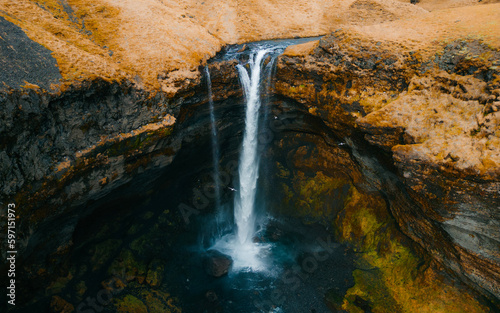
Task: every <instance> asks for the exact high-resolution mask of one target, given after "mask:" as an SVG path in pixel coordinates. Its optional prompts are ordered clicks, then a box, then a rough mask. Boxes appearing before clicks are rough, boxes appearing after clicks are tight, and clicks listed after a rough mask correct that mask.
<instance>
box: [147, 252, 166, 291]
mask: <svg viewBox="0 0 500 313" xmlns="http://www.w3.org/2000/svg"><path fill="white" fill-rule="evenodd" d="M164 271H165V267H164V266H163V264H162V261H161V260H158V259H155V260H153V261H152V262H151V263H150V264H149V269H148V275H147V276H146V282H147V283H148V285H150V286H151V287H159V286H160V285H161V283H162V281H163V273H164Z"/></svg>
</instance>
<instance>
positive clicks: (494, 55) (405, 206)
mask: <svg viewBox="0 0 500 313" xmlns="http://www.w3.org/2000/svg"><path fill="white" fill-rule="evenodd" d="M297 51H299V52H297ZM422 55H423V54H420V52H419V51H412V52H408V51H405V50H404V49H401V48H398V47H396V46H393V47H392V48H391V46H390V43H387V42H379V43H377V42H371V41H370V40H369V39H366V38H362V37H358V36H357V35H356V34H347V33H345V32H343V31H337V32H335V33H333V34H332V35H329V36H326V37H325V38H323V39H322V40H320V41H319V43H317V45H316V47H309V48H308V49H305V48H304V49H300V48H293V49H289V50H288V51H285V54H284V55H283V56H282V57H281V58H280V60H279V63H278V72H277V81H276V92H277V93H278V94H282V95H284V96H286V97H290V98H293V99H295V100H297V101H299V102H301V103H304V104H305V105H306V106H307V107H308V108H309V112H310V113H311V114H314V115H316V116H318V117H320V118H321V119H323V120H324V122H325V124H327V125H328V126H329V127H330V128H331V129H332V130H333V131H334V132H335V133H336V134H337V135H339V136H359V135H361V136H362V137H364V139H365V140H366V141H367V142H368V143H369V144H371V145H372V146H375V147H378V148H380V149H381V150H383V151H385V152H382V154H384V153H385V154H386V155H387V156H386V158H388V159H387V160H388V161H389V163H393V165H395V168H393V169H392V170H393V171H394V173H395V174H396V175H397V178H396V177H395V178H396V179H397V180H400V181H401V183H402V184H403V186H404V188H403V190H402V192H403V194H401V193H399V194H398V191H397V190H396V189H394V190H391V188H386V190H385V193H386V194H387V195H388V197H389V198H392V199H394V200H393V205H392V206H391V210H392V213H393V214H394V216H395V217H396V219H397V221H398V223H399V225H400V227H401V229H402V230H403V231H404V232H405V233H406V234H407V235H409V236H410V237H411V238H412V239H413V240H415V241H416V242H418V243H420V244H421V245H422V246H423V247H424V248H425V249H426V250H427V251H428V252H430V253H431V255H433V256H434V257H435V258H436V259H437V260H439V261H440V262H441V263H442V264H443V265H445V267H447V268H449V269H451V270H452V271H453V272H455V273H456V274H458V275H459V276H460V277H461V278H462V279H463V280H464V281H468V282H469V283H470V284H471V285H473V286H475V287H476V288H478V289H480V290H483V291H486V292H487V294H490V295H491V294H493V295H494V296H496V297H499V296H500V285H499V284H498V282H499V281H500V276H499V273H500V268H499V265H498V264H500V262H499V261H500V251H499V243H500V237H498V234H500V215H499V211H498V208H499V207H500V133H499V131H498V129H499V128H498V127H499V125H500V120H499V119H498V116H497V115H498V110H496V102H497V101H498V100H499V97H500V95H499V94H498V93H499V92H498V91H497V90H498V89H499V77H500V73H499V71H498V67H497V66H495V64H496V62H497V59H498V55H499V51H497V50H494V49H492V48H491V47H488V46H486V45H484V44H481V43H480V42H477V41H467V40H464V41H457V42H454V43H452V44H448V45H446V46H443V48H442V51H441V52H439V53H438V54H437V56H436V57H433V56H430V57H427V58H424V57H422ZM348 143H349V145H350V146H351V148H353V149H354V151H353V153H354V156H355V157H356V158H357V160H358V162H359V164H360V165H361V166H362V169H364V170H363V175H364V176H365V177H366V178H368V180H370V181H371V183H372V184H374V185H375V186H378V187H379V188H384V186H388V182H391V181H393V180H394V179H392V178H390V177H387V176H386V175H381V174H380V171H377V170H376V168H374V165H373V162H371V160H370V158H367V157H363V156H362V155H361V154H359V153H357V152H356V151H357V147H356V145H355V144H354V143H353V142H349V141H348ZM382 190H383V189H382ZM404 194H407V195H408V196H409V199H406V198H405V196H404Z"/></svg>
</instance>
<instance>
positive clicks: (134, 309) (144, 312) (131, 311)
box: [115, 295, 148, 313]
mask: <svg viewBox="0 0 500 313" xmlns="http://www.w3.org/2000/svg"><path fill="white" fill-rule="evenodd" d="M115 307H116V311H117V312H119V313H148V308H147V307H146V305H145V304H144V303H143V302H142V301H141V300H139V299H137V298H136V297H134V296H132V295H126V296H125V297H124V298H123V299H119V300H117V301H115Z"/></svg>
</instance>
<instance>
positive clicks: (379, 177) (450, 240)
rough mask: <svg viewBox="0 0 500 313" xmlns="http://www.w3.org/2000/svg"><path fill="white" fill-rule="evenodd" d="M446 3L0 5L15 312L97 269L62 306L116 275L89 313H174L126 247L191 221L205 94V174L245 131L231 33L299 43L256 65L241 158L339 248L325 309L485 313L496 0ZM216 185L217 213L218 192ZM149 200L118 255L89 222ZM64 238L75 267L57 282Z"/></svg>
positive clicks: (224, 160)
mask: <svg viewBox="0 0 500 313" xmlns="http://www.w3.org/2000/svg"><path fill="white" fill-rule="evenodd" d="M455 4H456V5H451V4H449V3H448V2H444V1H443V2H435V3H433V2H431V1H422V3H421V4H419V5H412V4H410V3H404V2H398V1H388V0H384V1H368V0H366V1H361V0H356V1H326V2H325V1H277V2H276V3H274V2H265V1H257V0H255V1H250V2H246V3H240V2H239V1H230V0H227V1H217V2H215V1H204V2H198V1H190V0H186V1H148V0H144V1H112V0H106V1H104V0H93V1H77V0H67V1H62V0H61V1H59V0H58V1H28V0H20V1H16V2H11V1H1V2H0V37H1V39H2V42H1V50H0V53H1V55H2V60H1V62H2V68H4V69H6V70H3V72H2V74H1V76H0V79H1V80H2V81H3V83H4V84H3V87H2V89H1V90H0V102H1V107H2V110H1V111H0V120H1V124H0V137H1V142H0V147H1V151H0V172H1V173H2V175H1V179H2V182H1V184H0V203H3V204H6V203H15V204H16V207H17V208H18V210H17V211H16V214H17V215H18V217H17V233H18V238H17V246H18V248H17V249H18V251H19V252H18V253H19V258H20V259H19V262H21V263H20V267H19V271H21V268H22V272H20V273H19V276H20V278H19V279H20V280H19V281H21V282H23V283H22V284H21V283H20V285H19V286H18V288H20V290H22V291H23V292H22V294H24V296H21V295H20V296H19V297H20V300H22V301H23V302H24V303H26V305H25V311H22V310H23V308H20V309H19V312H30V310H33V309H32V308H33V307H34V306H37V305H39V303H43V305H46V306H47V307H49V306H50V310H52V312H71V311H75V309H76V310H77V311H78V310H79V309H78V303H83V302H82V301H83V299H85V297H86V296H87V295H89V294H91V291H90V290H91V289H92V288H94V290H95V292H96V293H97V291H98V290H99V288H100V287H99V286H101V285H105V284H104V282H101V281H102V280H105V276H106V275H104V276H100V277H101V278H102V279H100V280H101V281H99V282H97V283H94V285H95V286H94V287H88V289H89V291H85V290H87V287H85V288H76V290H77V292H76V293H77V294H79V293H80V292H81V295H76V296H71V297H69V298H68V297H66V296H65V293H64V292H62V291H66V294H67V293H68V292H67V290H68V288H70V287H66V286H71V288H74V287H73V285H77V286H79V285H78V284H79V283H77V280H78V279H80V280H81V281H84V279H83V278H82V277H84V276H83V275H91V274H89V273H90V272H89V271H104V272H106V271H107V272H106V273H107V274H109V273H112V272H113V271H114V270H118V269H120V270H124V271H126V272H127V275H128V276H127V278H125V279H121V280H118V281H114V282H113V283H114V284H115V286H114V288H115V289H117V288H118V287H119V290H120V291H121V290H125V293H122V294H119V295H118V296H117V299H118V300H116V299H114V301H115V302H112V305H111V307H113V309H109V310H111V311H118V312H177V311H178V310H180V309H179V308H177V307H176V306H175V305H173V304H172V302H175V301H172V300H171V299H172V298H171V295H170V293H171V294H174V295H175V292H174V290H172V291H170V290H169V293H167V292H166V291H165V290H163V289H158V288H159V286H163V285H161V281H162V279H158V277H163V280H164V281H166V282H171V281H169V275H174V274H175V273H171V272H168V270H166V267H168V266H167V265H165V264H166V263H164V261H162V258H161V257H159V255H162V254H161V253H160V252H158V253H156V251H157V250H158V247H152V248H151V247H150V245H149V244H147V243H143V244H140V242H156V241H157V240H158V238H159V236H161V235H160V234H159V233H162V234H163V236H166V238H165V239H163V240H164V241H165V242H162V244H161V245H164V246H168V247H175V246H176V243H175V242H176V241H179V240H180V241H182V240H181V239H179V238H181V237H182V236H183V234H185V232H186V229H187V230H190V229H191V227H194V226H193V225H194V224H196V223H194V222H191V221H194V220H195V218H198V217H203V216H204V215H206V214H208V216H210V214H211V213H213V212H212V211H213V209H212V211H211V210H210V209H209V208H208V207H212V206H213V205H214V204H215V202H216V200H215V199H213V198H210V197H208V199H207V197H206V192H205V191H204V187H205V186H207V185H209V186H211V183H210V182H209V179H207V178H206V177H211V176H210V174H209V173H210V172H211V171H212V168H213V167H214V165H213V163H212V161H213V160H212V158H213V157H212V155H213V154H212V139H211V135H212V126H211V125H212V124H213V122H214V119H212V118H211V115H210V100H213V102H212V105H213V107H214V110H215V111H214V112H215V114H216V116H217V117H218V118H217V119H216V120H215V124H216V126H217V130H218V137H219V141H220V143H219V145H220V153H221V155H223V157H221V160H219V164H220V168H221V171H222V172H224V173H225V172H230V173H233V172H234V167H235V165H234V162H231V161H232V160H237V159H238V154H239V152H240V148H241V147H240V144H241V141H242V138H243V128H244V126H243V125H245V117H244V106H245V105H244V103H245V101H244V99H245V95H244V92H243V90H242V87H241V86H240V78H239V74H238V71H237V70H236V66H237V65H238V64H239V63H245V62H246V58H248V55H247V54H245V51H248V50H249V48H248V47H249V46H250V45H251V44H250V42H253V41H261V40H277V39H279V38H293V37H313V36H321V37H320V38H319V37H318V38H311V39H309V40H308V41H307V42H304V43H300V44H291V45H290V46H289V47H288V48H286V50H285V51H284V53H283V54H282V55H281V56H279V57H278V58H277V59H276V64H275V70H274V71H275V72H274V75H273V76H269V77H272V78H268V79H269V81H268V82H267V83H268V84H269V86H270V89H269V91H268V92H267V94H266V95H264V100H263V106H264V107H266V108H267V110H268V111H267V113H266V114H267V118H268V119H269V120H265V119H264V115H262V120H263V121H268V122H269V124H268V127H267V128H266V127H265V128H264V130H262V134H263V135H264V137H265V139H264V141H265V144H264V145H262V146H261V147H260V149H261V150H259V153H260V154H261V157H262V158H263V159H264V160H266V162H264V163H265V166H266V168H265V171H266V172H265V173H266V175H268V177H269V179H268V180H267V181H265V182H263V184H265V185H266V188H267V189H266V190H268V191H267V192H268V193H269V194H268V195H267V197H266V199H269V200H268V202H269V204H268V206H269V207H270V208H273V209H272V210H271V211H272V212H273V214H275V215H277V216H283V217H293V218H297V219H299V220H300V221H302V223H303V224H306V225H308V224H320V225H323V226H324V227H325V228H326V229H330V230H331V233H332V234H333V235H334V236H335V238H336V240H337V241H338V242H339V244H342V245H346V247H348V250H349V251H350V252H349V253H353V254H354V256H353V257H352V258H353V259H354V264H355V265H354V268H355V269H354V270H353V271H352V278H349V279H347V278H346V280H350V281H349V284H348V287H349V288H347V287H346V288H344V289H345V290H344V289H342V288H341V289H342V290H334V289H330V290H328V291H325V292H324V294H325V303H326V305H327V306H328V308H329V309H330V310H332V311H342V310H345V311H348V312H370V311H374V312H387V311H395V312H466V311H467V312H471V311H472V312H494V310H496V309H498V305H499V298H500V285H499V282H500V237H499V236H500V210H499V209H500V127H499V125H500V50H499V48H500V36H499V34H500V25H499V24H498V21H500V4H498V3H495V1H491V2H490V3H486V4H477V3H472V2H466V1H462V2H456V3H455ZM454 6H456V7H454ZM443 7H444V8H443ZM282 12H287V14H283V13H282ZM318 17H320V18H318ZM231 53H233V54H234V55H235V56H236V59H235V58H230V59H227V58H225V57H224V55H228V54H231ZM266 62H270V60H269V59H268V60H264V63H266ZM266 64H267V63H266ZM205 68H206V69H207V71H208V72H209V74H210V80H211V92H210V93H209V91H208V89H207V84H206V80H207V75H206V73H205ZM262 114H263V113H262ZM266 131H267V133H266ZM236 167H237V166H236ZM228 168H231V170H228ZM267 173H269V174H267ZM206 174H208V176H207V175H206ZM233 175H235V176H238V175H237V174H231V176H233ZM240 175H241V174H240ZM261 175H262V174H261ZM222 187H225V188H223V192H222V194H221V199H222V201H223V202H228V201H230V198H231V196H232V193H231V190H230V189H228V187H231V188H232V185H231V184H230V183H227V182H226V183H225V184H224V183H223V184H222ZM161 190H163V191H161ZM165 190H167V191H165ZM200 191H201V192H200ZM162 192H166V193H168V194H169V197H170V198H166V199H164V201H165V203H169V206H168V208H169V209H168V210H160V211H158V212H155V211H153V212H155V213H152V214H151V216H155V218H153V219H152V220H157V221H156V222H157V224H151V231H150V232H147V231H146V230H145V229H146V228H147V227H144V225H146V223H153V222H144V225H142V227H143V230H142V231H139V233H141V234H142V233H144V234H143V235H141V236H139V235H137V238H134V241H132V242H131V243H130V246H131V247H132V248H130V249H129V248H123V249H118V250H115V249H114V248H113V246H114V245H121V246H123V247H126V245H125V244H124V243H118V241H120V240H121V239H120V240H118V239H109V238H111V237H107V236H106V235H105V234H106V231H109V229H112V228H113V227H115V226H116V225H120V223H125V224H126V223H129V222H130V221H129V220H134V219H136V218H135V217H134V216H138V214H139V215H140V214H143V213H147V212H142V211H141V210H142V208H143V207H144V206H146V207H147V205H145V204H144V205H143V204H141V203H146V202H148V201H153V202H154V201H159V200H147V199H150V198H151V197H153V199H154V197H159V196H157V194H160V193H162ZM127 202H130V203H137V204H138V207H140V209H130V207H129V205H128V204H127ZM170 203H171V204H170ZM139 204H140V205H139ZM179 204H187V205H184V206H182V205H181V206H179ZM124 208H126V209H124ZM186 208H187V209H186ZM2 209H3V208H2ZM134 210H136V211H134ZM131 212H135V213H131ZM144 215H146V214H144ZM144 220H145V221H152V220H151V219H150V218H144ZM4 222H6V220H5V219H4V220H2V223H4ZM197 223H198V222H197ZM200 224H203V223H202V222H200ZM3 225H4V224H2V226H3ZM127 225H128V224H127ZM134 225H135V224H134ZM158 225H160V226H161V225H163V226H161V227H164V228H162V231H161V232H160V230H159V229H158V227H160V226H158ZM137 227H138V226H137ZM161 227H160V228H161ZM2 228H3V227H2ZM106 229H108V230H106ZM131 229H132V228H131ZM278 229H279V227H278ZM101 231H102V233H101ZM116 231H117V232H119V231H121V230H116ZM126 232H129V233H134V232H132V231H131V230H130V229H129V230H126ZM277 233H278V231H275V232H274V233H273V234H274V235H276V234H277ZM103 234H104V235H103ZM273 234H271V235H269V234H268V235H263V237H264V238H267V237H266V236H270V237H272V236H273ZM276 236H278V235H276ZM278 237H279V236H278ZM139 239H140V240H139ZM117 240H118V241H117ZM124 240H125V239H124ZM141 240H142V241H141ZM263 240H264V239H263ZM266 240H267V239H266ZM0 242H1V244H2V255H4V254H5V252H4V247H5V246H6V244H5V239H4V238H2V239H1V240H0ZM138 242H139V243H138ZM89 243H90V244H89ZM85 245H87V246H89V245H90V246H92V247H93V248H91V250H90V251H91V252H90V254H91V256H90V257H89V256H87V258H88V259H89V260H88V261H87V262H88V264H89V265H88V266H89V267H93V268H92V270H89V269H86V270H85V271H84V272H86V274H81V273H80V274H78V272H79V271H77V270H75V269H74V266H73V265H72V264H73V263H75V262H76V261H75V258H78V257H77V256H78V255H79V253H81V251H83V250H82V248H81V247H84V246H85ZM161 245H160V246H161ZM121 246H120V247H121ZM134 247H135V248H134ZM146 247H150V248H148V249H149V250H148V249H146ZM342 247H343V246H342ZM346 249H347V248H346ZM106 251H111V252H109V255H108V253H107V252H106ZM169 251H170V252H171V253H172V254H175V253H177V252H176V251H177V250H175V249H173V248H172V250H169ZM346 251H347V250H346ZM155 253H156V254H155ZM346 253H347V252H346ZM347 254H348V253H347ZM143 256H146V258H145V259H141V257H143ZM82 258H83V257H82ZM3 259H5V258H3ZM159 259H160V260H159ZM2 262H3V261H2ZM162 262H163V263H162ZM339 262H340V261H339ZM72 266H73V267H72ZM4 267H5V268H6V264H5V265H4V264H3V263H2V271H3V269H4ZM324 269H325V270H327V268H326V267H325V268H324ZM81 271H83V270H80V272H81ZM323 275H325V274H323ZM332 275H333V274H332ZM77 278H78V279H77ZM28 281H29V282H30V283H29V284H28V283H26V282H28ZM105 282H106V283H107V284H108V285H107V286H108V287H109V286H110V285H109V281H105ZM87 284H90V283H88V282H87ZM134 284H135V285H134ZM84 285H85V283H84ZM116 286H118V287H116ZM346 286H347V285H346ZM65 288H66V289H65ZM96 288H97V289H96ZM109 288H111V290H113V288H112V287H109ZM134 288H135V289H134ZM166 288H167V289H168V288H169V287H166ZM172 289H175V288H174V287H172ZM82 290H83V291H82ZM106 290H107V289H106ZM137 290H139V291H137ZM127 292H128V293H127ZM139 295H140V296H139ZM207 297H208V298H207V299H209V298H210V299H211V298H213V295H212V296H210V297H209V296H207ZM64 298H66V299H64ZM70 298H71V299H70ZM290 298H292V296H291V295H287V299H290ZM75 299H78V300H75ZM139 299H142V300H139ZM75 301H78V302H75ZM212 302H214V301H212ZM212 302H211V303H212ZM70 303H72V304H70ZM155 305H156V306H155ZM178 306H179V307H180V308H182V301H180V304H179V305H178ZM134 310H135V311H134ZM215 311H216V310H215V309H214V312H215ZM14 312H18V311H14Z"/></svg>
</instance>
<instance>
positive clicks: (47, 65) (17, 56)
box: [0, 16, 62, 90]
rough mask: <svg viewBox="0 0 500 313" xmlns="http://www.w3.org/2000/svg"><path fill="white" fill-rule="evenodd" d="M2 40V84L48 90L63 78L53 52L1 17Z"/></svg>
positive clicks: (0, 45) (0, 30)
mask: <svg viewBox="0 0 500 313" xmlns="http://www.w3.org/2000/svg"><path fill="white" fill-rule="evenodd" d="M0 38H2V40H0V68H1V69H2V70H1V71H0V82H4V83H5V84H6V85H8V86H10V87H12V88H18V87H20V86H22V85H25V84H26V82H28V83H30V84H34V85H37V86H39V87H41V88H43V89H46V90H48V89H50V85H51V84H58V83H59V80H60V79H62V76H61V74H60V73H59V69H58V67H57V61H56V59H54V57H53V56H52V54H51V51H50V50H48V49H47V48H45V47H44V46H42V45H40V44H39V43H36V42H34V41H32V40H31V39H29V38H28V36H26V34H25V33H24V32H23V31H22V29H21V28H20V27H18V26H16V25H14V24H12V23H10V22H8V21H7V20H5V18H3V17H1V16H0ZM0 87H3V86H1V85H0Z"/></svg>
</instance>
